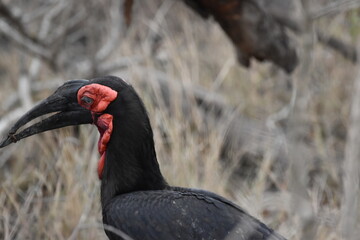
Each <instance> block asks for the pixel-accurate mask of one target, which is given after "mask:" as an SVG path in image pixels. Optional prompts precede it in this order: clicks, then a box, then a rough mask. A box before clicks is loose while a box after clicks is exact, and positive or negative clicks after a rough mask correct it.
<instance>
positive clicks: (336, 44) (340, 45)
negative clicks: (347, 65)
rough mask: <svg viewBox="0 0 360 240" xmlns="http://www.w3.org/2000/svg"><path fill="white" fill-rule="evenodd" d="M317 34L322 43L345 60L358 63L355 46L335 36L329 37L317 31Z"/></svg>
mask: <svg viewBox="0 0 360 240" xmlns="http://www.w3.org/2000/svg"><path fill="white" fill-rule="evenodd" d="M316 33H317V36H318V39H319V42H320V43H322V44H324V45H326V46H328V47H330V48H332V49H334V50H335V51H337V52H339V53H340V54H341V55H342V56H343V57H344V58H346V59H348V60H350V61H351V62H353V63H355V62H356V61H357V51H356V48H355V47H354V46H352V45H350V44H347V43H345V42H343V41H342V40H340V39H338V38H336V37H334V36H328V35H326V34H325V33H323V32H321V31H320V30H317V31H316Z"/></svg>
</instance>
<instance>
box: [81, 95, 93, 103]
mask: <svg viewBox="0 0 360 240" xmlns="http://www.w3.org/2000/svg"><path fill="white" fill-rule="evenodd" d="M81 101H82V102H83V103H85V104H86V105H91V104H92V103H93V102H94V99H92V98H89V97H87V96H83V97H82V98H81Z"/></svg>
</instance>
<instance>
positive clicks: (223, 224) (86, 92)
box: [0, 76, 285, 240]
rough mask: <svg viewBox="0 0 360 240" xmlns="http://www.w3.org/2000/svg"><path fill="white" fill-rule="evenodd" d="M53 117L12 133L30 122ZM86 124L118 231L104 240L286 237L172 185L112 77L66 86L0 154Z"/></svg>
mask: <svg viewBox="0 0 360 240" xmlns="http://www.w3.org/2000/svg"><path fill="white" fill-rule="evenodd" d="M54 112H57V113H56V114H54V115H52V116H50V117H48V118H46V119H44V120H42V121H40V122H38V123H35V124H33V125H32V126H30V127H28V128H25V129H24V130H23V131H20V132H19V133H16V132H17V130H18V129H19V128H20V127H22V126H24V125H25V124H26V123H27V122H29V121H30V120H32V119H35V118H37V117H39V116H42V115H44V114H48V113H54ZM90 123H93V124H95V125H96V126H97V128H98V130H99V132H100V139H99V142H98V148H99V149H98V150H99V152H100V155H101V157H100V160H99V164H98V175H99V178H100V179H101V205H102V213H103V222H104V224H106V225H107V226H111V227H112V228H113V229H117V230H118V231H114V230H111V229H109V227H107V228H106V229H107V230H105V232H106V234H107V236H108V237H109V239H135V240H147V239H149V240H150V239H151V240H172V239H184V240H191V239H194V240H195V239H199V240H200V239H204V240H210V239H211V240H214V239H215V240H220V239H227V240H235V239H236V240H245V239H247V240H250V239H257V240H260V239H268V240H284V239H285V238H283V237H282V236H280V235H279V234H277V233H276V232H274V231H273V230H272V229H270V228H269V227H267V226H266V225H265V224H263V223H261V222H260V221H259V220H257V219H255V218H254V217H252V216H250V215H249V214H247V213H246V212H245V211H244V210H242V209H241V208H240V207H239V206H237V205H236V204H234V203H232V202H230V201H229V200H227V199H225V198H223V197H221V196H218V195H216V194H214V193H211V192H207V191H204V190H196V189H189V188H180V187H172V186H169V185H168V184H167V183H166V181H165V179H164V178H163V176H162V174H161V172H160V168H159V164H158V162H157V159H156V153H155V148H154V140H153V133H152V129H151V126H150V121H149V118H148V115H147V112H146V109H145V107H144V104H143V102H142V101H141V99H140V98H139V96H138V95H137V93H136V92H135V90H134V88H133V87H132V86H131V85H129V84H128V83H126V82H125V81H123V80H121V79H120V78H117V77H113V76H107V77H101V78H95V79H92V80H90V81H88V80H71V81H68V82H66V83H65V84H64V85H62V86H61V87H59V88H58V89H57V90H56V91H55V93H54V94H53V95H51V96H49V97H48V98H47V99H45V100H43V101H42V102H40V103H39V104H38V105H37V106H35V107H34V108H33V109H31V110H30V111H29V112H27V113H26V114H25V115H24V116H23V117H21V118H20V119H19V120H18V121H17V122H16V123H15V125H14V126H13V127H12V128H11V129H10V131H9V134H8V137H7V138H6V139H5V140H4V141H3V142H2V143H0V148H1V147H5V146H6V145H8V144H10V143H13V142H16V141H17V140H20V139H22V138H25V137H28V136H31V135H33V134H37V133H40V132H43V131H47V130H51V129H56V128H60V127H65V126H69V125H79V124H90ZM111 227H110V228H111ZM120 233H121V234H120Z"/></svg>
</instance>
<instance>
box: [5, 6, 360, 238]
mask: <svg viewBox="0 0 360 240" xmlns="http://www.w3.org/2000/svg"><path fill="white" fill-rule="evenodd" d="M5 2H6V3H7V5H11V6H12V7H13V10H14V12H16V11H17V12H19V11H22V12H23V13H26V14H27V15H28V17H29V18H30V14H29V13H30V12H31V9H38V10H39V11H38V16H33V19H31V20H29V22H27V24H26V26H27V27H28V31H29V32H32V33H39V31H41V29H44V28H46V26H45V27H44V26H43V25H44V24H46V21H45V20H44V19H45V17H44V16H48V21H49V22H50V23H51V24H52V25H50V26H53V27H50V28H49V29H47V30H45V31H44V30H43V32H45V33H42V34H43V35H42V36H41V38H42V39H45V40H46V41H45V42H47V43H48V44H49V45H51V44H52V43H54V44H53V45H55V46H56V47H57V48H58V49H60V50H61V51H60V52H59V53H58V54H57V58H56V61H57V63H56V64H57V66H58V68H57V69H56V70H52V69H51V67H50V65H51V64H49V63H48V62H47V60H46V59H43V58H38V56H39V55H36V54H33V53H31V52H30V53H29V51H25V50H24V48H21V47H20V48H19V47H18V46H19V44H15V43H14V41H13V39H11V38H7V37H5V36H4V34H2V35H1V34H0V42H1V43H0V56H1V57H0V76H1V77H0V83H1V88H0V103H1V105H0V132H1V134H2V135H4V134H6V131H5V130H4V129H6V128H8V127H9V123H11V121H13V120H15V119H17V118H18V117H19V116H20V115H21V114H22V113H23V112H24V111H25V110H26V109H28V108H29V107H31V106H32V103H33V102H36V101H38V100H40V99H42V98H44V97H45V96H47V95H48V94H50V92H52V91H53V89H54V88H55V87H56V86H58V85H59V84H61V82H63V81H65V80H67V79H75V78H91V77H95V76H97V75H103V74H111V75H117V76H119V77H122V78H124V79H126V80H127V81H128V82H130V83H131V84H133V85H134V86H135V87H136V89H138V92H139V94H140V95H141V96H142V98H143V100H144V102H145V105H146V106H147V108H148V111H149V115H150V119H151V123H152V127H153V129H154V134H155V143H156V149H157V153H158V160H159V162H160V164H161V169H162V172H163V174H164V175H165V177H166V179H168V181H169V183H170V184H172V185H178V186H186V187H195V188H203V189H206V190H210V191H214V192H216V193H219V194H221V195H224V196H226V197H228V198H230V199H232V200H233V201H235V202H236V203H238V204H239V205H240V206H242V207H243V208H245V209H246V210H247V211H248V212H250V213H251V214H252V215H254V216H256V217H258V218H260V219H261V220H263V221H264V222H265V223H267V224H269V225H270V226H272V227H273V228H275V229H277V230H278V231H279V232H280V233H282V235H284V236H286V237H288V238H289V239H319V240H323V239H334V240H335V239H342V237H340V236H341V232H342V229H344V227H342V228H341V227H340V226H341V224H340V222H346V221H347V220H346V217H347V215H346V214H345V215H344V212H345V210H344V209H350V210H351V211H352V213H354V214H353V215H354V216H352V217H351V218H350V219H349V220H350V221H351V222H352V223H353V224H354V225H353V228H350V230H349V231H350V235H349V236H350V237H349V239H350V238H351V235H352V234H354V235H352V236H358V235H357V234H358V233H357V231H358V229H359V220H358V218H357V215H358V209H359V206H358V202H356V201H355V203H351V201H350V203H349V202H348V201H345V200H344V194H343V193H344V189H343V184H344V182H343V180H344V179H345V177H346V176H347V172H346V171H343V170H344V169H343V166H344V161H345V160H344V159H345V155H346V154H345V148H349V149H348V150H347V151H350V152H351V151H352V149H351V146H349V145H350V143H349V142H351V140H350V138H349V137H348V134H347V132H348V131H349V129H351V130H352V129H353V128H351V126H353V125H356V122H353V125H351V123H352V121H351V119H350V116H352V115H351V102H352V99H353V91H354V88H355V87H354V86H355V80H356V78H360V76H359V74H358V73H357V68H356V65H354V64H352V63H349V62H348V61H346V60H345V59H344V58H343V57H341V56H340V55H338V54H337V53H335V52H333V51H332V50H329V49H326V48H324V47H323V46H321V45H319V44H318V43H317V41H316V39H314V38H312V36H313V35H312V33H311V31H310V32H309V33H307V34H303V36H301V37H297V40H296V41H297V42H298V46H299V47H298V51H299V55H300V65H299V66H298V68H297V70H296V71H295V73H293V74H292V75H291V76H287V75H285V74H284V73H283V72H282V71H281V70H278V69H276V68H275V67H273V66H271V65H270V64H267V63H256V62H253V63H252V67H251V69H245V68H243V67H241V66H239V65H238V64H237V62H236V56H235V54H234V52H233V48H232V46H231V45H230V43H229V41H228V40H227V39H226V37H225V36H224V34H223V32H222V31H221V29H220V28H219V27H218V26H217V25H216V24H214V23H213V22H211V21H203V20H202V19H200V18H199V17H198V16H196V15H195V14H194V13H193V12H192V11H191V10H189V9H188V8H187V7H185V6H184V5H183V4H182V3H181V2H179V1H171V0H170V1H156V0H151V1H137V4H135V6H134V12H135V14H134V16H133V22H132V25H131V26H130V28H129V29H127V31H126V34H124V32H125V31H124V29H119V30H116V29H115V30H114V29H112V28H111V25H110V24H108V25H106V23H109V22H111V21H113V20H114V19H115V20H116V21H119V22H121V17H119V16H117V15H116V14H115V15H114V11H110V10H109V9H118V8H117V7H119V6H116V3H115V2H116V1H111V0H108V1H95V0H94V1H86V2H87V3H86V4H84V5H83V1H68V2H67V3H66V4H68V5H67V6H65V7H64V6H60V5H61V4H59V2H58V1H50V2H49V3H47V5H46V4H45V5H46V6H47V7H49V8H50V7H51V9H56V8H58V9H59V11H58V12H56V10H55V11H54V13H53V16H51V17H49V13H48V12H46V11H43V12H41V11H40V10H41V9H40V8H38V7H39V4H41V2H42V1H21V0H12V1H5ZM10 2H11V3H10ZM135 2H136V1H135ZM59 6H60V7H59ZM69 8H70V9H71V10H69V11H63V10H64V9H69ZM44 9H45V10H46V8H44ZM63 12H65V13H63ZM76 14H79V19H80V20H79V23H76V24H82V28H81V31H79V30H77V31H74V32H71V31H70V30H69V31H70V33H69V34H68V35H60V36H66V37H63V38H61V37H59V39H57V41H54V42H52V41H51V39H52V38H55V37H56V36H57V35H56V34H55V33H56V31H58V30H59V29H60V30H61V28H59V26H62V22H63V21H65V20H66V19H68V18H70V19H72V18H73V17H74V16H76ZM112 14H113V15H112ZM91 16H92V17H91ZM75 20H76V19H75ZM75 20H74V21H75ZM24 21H25V20H24ZM76 21H77V20H76ZM76 21H75V22H76ZM1 24H2V23H1V22H0V26H1ZM76 24H75V25H76ZM314 25H315V26H316V27H317V28H319V29H322V30H323V31H326V32H329V33H331V34H333V35H334V36H339V37H341V38H343V39H346V41H348V42H352V43H353V44H356V43H357V41H358V35H359V29H360V13H359V11H358V10H351V11H346V12H344V13H341V14H337V15H330V16H325V17H323V18H320V19H318V20H317V21H316V22H314ZM54 26H55V27H54ZM119 26H121V25H119ZM60 30H59V31H60ZM112 33H114V34H117V35H118V37H117V39H115V40H116V43H111V44H110V46H111V48H110V51H108V50H106V49H105V50H104V51H105V53H106V54H104V56H105V57H102V56H101V53H99V49H102V47H103V46H107V44H108V42H107V39H108V38H109V36H110V37H111V34H112ZM39 34H40V33H39ZM51 34H53V35H51ZM76 34H78V35H76ZM40 35H41V34H40ZM20 45H21V44H20ZM53 45H51V46H53ZM84 46H86V47H84ZM106 51H108V52H106ZM94 64H95V65H96V66H97V67H98V68H94ZM106 64H108V65H106ZM109 64H114V65H116V66H115V67H114V66H113V68H112V66H110V65H109ZM100 65H101V67H102V68H101V67H100ZM106 66H107V67H108V68H106ZM109 66H110V67H109ZM158 79H162V80H164V79H165V80H167V81H169V85H170V87H169V89H170V91H171V92H170V94H169V95H170V101H169V102H168V101H167V100H164V98H162V96H163V95H162V93H161V91H160V90H159V89H160V87H159V84H158ZM357 81H360V80H359V79H358V80H357ZM27 84H28V85H27ZM144 84H145V85H146V86H147V87H143V86H144ZM179 86H182V87H184V88H185V89H188V90H189V89H194V88H195V87H196V88H197V87H198V86H201V87H202V88H203V89H205V90H206V91H207V92H209V93H210V94H217V96H222V101H224V102H225V103H223V104H225V105H226V106H228V109H227V111H226V113H225V114H223V116H222V117H219V118H217V119H215V118H214V117H213V115H214V114H213V113H204V111H203V108H202V106H199V105H198V104H197V102H196V100H195V98H196V97H195V96H194V93H193V92H192V91H188V92H186V94H185V95H186V97H185V98H186V99H187V101H188V103H190V104H187V105H186V107H184V106H183V99H184V96H183V93H181V92H180V91H178V88H179ZM30 92H31V94H29V93H30ZM154 93H155V94H154ZM184 108H185V110H184ZM169 109H170V110H169ZM239 116H241V118H238V117H239ZM233 119H237V121H238V122H237V123H240V124H239V125H236V126H239V127H238V128H239V132H237V131H235V134H240V135H241V136H238V137H239V138H240V140H239V139H238V141H236V142H235V143H233V144H229V145H227V146H226V152H225V153H224V151H225V150H224V148H223V147H224V144H223V143H224V139H226V136H227V134H229V133H227V129H228V127H229V125H231V124H232V123H233ZM357 124H358V123H357ZM240 126H241V127H240ZM240 128H241V129H240ZM243 128H244V129H243ZM97 138H98V133H97V131H96V129H94V127H93V126H81V127H70V128H66V129H61V130H56V131H52V132H48V133H44V134H40V135H38V136H33V137H30V138H28V139H25V140H22V141H20V142H19V143H16V144H13V145H10V146H8V147H7V148H5V149H1V150H0V239H3V238H4V239H106V236H105V234H104V232H103V226H102V219H101V209H100V204H99V202H100V201H99V199H100V198H99V185H100V184H99V180H98V179H97V174H96V166H97V161H98V157H99V156H98V153H97V151H96V144H97ZM348 139H349V140H348ZM355 146H356V145H355ZM353 148H354V147H353ZM355 148H356V147H355ZM347 154H348V153H347ZM219 159H222V160H221V161H220V160H219ZM225 161H226V164H224V162H225ZM223 166H227V167H225V168H224V167H223ZM229 166H231V167H229ZM238 166H241V167H242V168H240V169H239V167H238ZM350 168H351V167H350ZM234 169H235V170H234ZM246 171H249V172H246ZM352 191H353V194H354V195H356V196H358V195H359V183H358V182H355V183H354V185H353V189H352ZM346 204H353V205H346ZM344 237H346V235H344Z"/></svg>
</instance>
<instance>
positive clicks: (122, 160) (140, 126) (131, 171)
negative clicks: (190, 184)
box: [101, 105, 168, 208]
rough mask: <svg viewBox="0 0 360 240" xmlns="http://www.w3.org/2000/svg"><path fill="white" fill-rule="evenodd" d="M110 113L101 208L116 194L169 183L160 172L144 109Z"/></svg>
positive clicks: (158, 187) (158, 188) (159, 188)
mask: <svg viewBox="0 0 360 240" xmlns="http://www.w3.org/2000/svg"><path fill="white" fill-rule="evenodd" d="M141 107H143V106H142V105H141ZM133 109H135V110H136V109H137V108H133ZM140 110H141V108H140ZM124 115H127V116H124ZM113 116H114V121H113V132H112V134H111V138H110V141H109V143H108V146H107V149H106V155H105V164H104V170H103V176H102V182H101V203H102V206H103V208H104V207H105V206H106V205H107V203H109V201H110V200H111V199H113V198H114V197H116V196H118V195H121V194H125V193H130V192H135V191H146V190H161V189H164V188H166V187H167V186H168V185H167V183H166V181H165V179H164V177H163V176H162V174H161V172H160V168H159V164H158V161H157V158H156V152H155V147H154V140H153V133H152V130H151V126H150V122H149V119H148V117H147V114H146V111H145V109H143V110H142V111H140V112H137V113H127V114H114V115H113ZM140 119H141V120H140ZM139 120H140V121H139Z"/></svg>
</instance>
